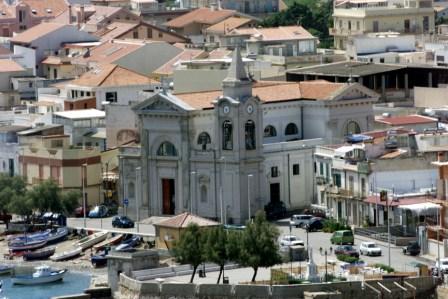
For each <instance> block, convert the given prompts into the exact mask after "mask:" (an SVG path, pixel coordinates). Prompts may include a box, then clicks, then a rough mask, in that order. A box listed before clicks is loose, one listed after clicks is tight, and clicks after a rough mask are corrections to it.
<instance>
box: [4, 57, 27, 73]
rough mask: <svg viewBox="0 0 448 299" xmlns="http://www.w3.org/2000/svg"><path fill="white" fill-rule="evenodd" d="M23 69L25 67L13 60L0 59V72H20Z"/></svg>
mask: <svg viewBox="0 0 448 299" xmlns="http://www.w3.org/2000/svg"><path fill="white" fill-rule="evenodd" d="M24 70H25V69H24V68H23V67H22V66H21V65H20V64H18V63H17V62H15V61H14V60H10V59H0V73H8V72H20V71H24Z"/></svg>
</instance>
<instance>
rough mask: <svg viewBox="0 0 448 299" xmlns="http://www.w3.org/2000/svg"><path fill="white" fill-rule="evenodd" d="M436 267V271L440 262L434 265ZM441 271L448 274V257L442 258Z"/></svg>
mask: <svg viewBox="0 0 448 299" xmlns="http://www.w3.org/2000/svg"><path fill="white" fill-rule="evenodd" d="M434 268H435V269H436V271H438V269H439V262H438V261H437V262H436V265H435V266H434ZM440 271H441V272H442V273H443V274H448V258H441V259H440Z"/></svg>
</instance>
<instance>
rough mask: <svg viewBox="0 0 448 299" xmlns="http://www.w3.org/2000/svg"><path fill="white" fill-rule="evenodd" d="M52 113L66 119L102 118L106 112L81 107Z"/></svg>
mask: <svg viewBox="0 0 448 299" xmlns="http://www.w3.org/2000/svg"><path fill="white" fill-rule="evenodd" d="M53 115H56V116H59V117H63V118H68V119H74V120H76V119H86V118H104V117H105V116H106V112H104V111H101V110H97V109H82V110H70V111H61V112H54V113H53Z"/></svg>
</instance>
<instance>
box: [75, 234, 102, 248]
mask: <svg viewBox="0 0 448 299" xmlns="http://www.w3.org/2000/svg"><path fill="white" fill-rule="evenodd" d="M106 238H107V232H105V231H100V232H97V233H94V234H92V235H90V236H87V237H84V238H82V239H81V240H79V241H78V243H76V244H75V246H76V247H81V248H82V250H85V249H87V248H90V247H92V246H93V245H95V244H98V243H100V242H101V241H104V240H105V239H106Z"/></svg>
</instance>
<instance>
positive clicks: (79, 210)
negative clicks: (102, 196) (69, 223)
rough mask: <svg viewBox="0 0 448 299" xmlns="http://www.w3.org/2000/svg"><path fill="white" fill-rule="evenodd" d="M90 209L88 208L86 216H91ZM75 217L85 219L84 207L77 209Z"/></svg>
mask: <svg viewBox="0 0 448 299" xmlns="http://www.w3.org/2000/svg"><path fill="white" fill-rule="evenodd" d="M89 212H90V208H89V207H86V216H89ZM75 217H84V207H83V206H80V207H77V208H76V209H75Z"/></svg>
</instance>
